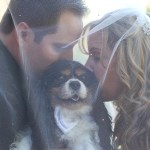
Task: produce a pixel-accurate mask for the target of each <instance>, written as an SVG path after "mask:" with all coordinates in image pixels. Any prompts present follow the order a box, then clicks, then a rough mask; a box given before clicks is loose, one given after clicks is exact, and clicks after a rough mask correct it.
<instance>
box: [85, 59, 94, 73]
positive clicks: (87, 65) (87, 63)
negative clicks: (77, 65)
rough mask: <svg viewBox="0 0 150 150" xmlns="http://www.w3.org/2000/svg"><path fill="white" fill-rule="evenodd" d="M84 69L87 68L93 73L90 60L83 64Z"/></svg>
mask: <svg viewBox="0 0 150 150" xmlns="http://www.w3.org/2000/svg"><path fill="white" fill-rule="evenodd" d="M85 67H87V68H88V69H89V70H91V71H92V72H93V71H94V68H93V62H92V60H91V59H90V58H88V59H87V61H86V63H85Z"/></svg>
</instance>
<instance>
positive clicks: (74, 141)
mask: <svg viewBox="0 0 150 150" xmlns="http://www.w3.org/2000/svg"><path fill="white" fill-rule="evenodd" d="M91 109H92V108H91V106H88V105H85V106H82V107H81V108H80V109H79V110H75V111H73V110H68V109H64V108H62V109H61V111H62V113H63V114H64V116H66V117H69V118H72V119H75V120H76V121H78V123H77V125H76V126H75V127H74V128H73V129H72V130H71V131H70V132H68V133H65V134H62V135H61V140H66V141H69V142H68V143H69V145H68V146H69V148H70V149H71V150H102V148H101V147H100V146H99V142H100V140H99V137H98V126H97V125H96V123H95V122H94V121H93V120H92V118H91V117H90V115H89V113H90V111H91Z"/></svg>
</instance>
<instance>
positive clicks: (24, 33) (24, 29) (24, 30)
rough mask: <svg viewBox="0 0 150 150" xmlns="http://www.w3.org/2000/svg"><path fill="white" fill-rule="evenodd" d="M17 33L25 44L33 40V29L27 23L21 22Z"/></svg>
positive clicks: (17, 27)
mask: <svg viewBox="0 0 150 150" xmlns="http://www.w3.org/2000/svg"><path fill="white" fill-rule="evenodd" d="M16 32H17V35H18V38H19V39H20V40H21V41H22V40H23V41H24V42H27V41H29V40H31V38H33V32H32V30H31V28H30V27H29V26H28V24H27V23H25V22H20V23H19V24H18V25H17V26H16ZM19 39H18V40H19Z"/></svg>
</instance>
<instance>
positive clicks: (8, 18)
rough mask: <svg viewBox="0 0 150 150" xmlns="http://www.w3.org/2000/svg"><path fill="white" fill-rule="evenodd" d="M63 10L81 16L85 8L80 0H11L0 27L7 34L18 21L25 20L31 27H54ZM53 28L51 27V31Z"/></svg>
mask: <svg viewBox="0 0 150 150" xmlns="http://www.w3.org/2000/svg"><path fill="white" fill-rule="evenodd" d="M64 10H69V11H71V12H73V13H75V14H77V15H79V16H83V15H84V14H85V13H86V11H87V8H86V6H85V5H84V3H83V1H82V0H11V1H10V4H9V6H8V9H7V10H6V12H5V14H4V16H3V18H2V21H1V27H0V29H1V32H3V33H5V34H9V33H10V32H11V31H12V30H13V29H14V24H18V23H20V22H26V23H27V24H28V25H29V26H30V27H31V28H33V29H36V28H38V29H40V28H43V27H49V26H53V27H54V26H55V25H56V24H57V21H58V18H59V16H60V14H61V12H62V11H64ZM55 30H56V29H55ZM55 30H54V28H53V32H55ZM45 33H47V31H46V32H45ZM42 36H43V34H42Z"/></svg>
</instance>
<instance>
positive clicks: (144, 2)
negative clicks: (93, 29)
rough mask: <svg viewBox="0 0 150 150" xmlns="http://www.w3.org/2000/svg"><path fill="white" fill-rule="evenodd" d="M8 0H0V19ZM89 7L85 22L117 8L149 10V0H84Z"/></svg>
mask: <svg viewBox="0 0 150 150" xmlns="http://www.w3.org/2000/svg"><path fill="white" fill-rule="evenodd" d="M9 1H10V0H0V20H1V18H2V15H3V13H4V12H5V10H6V8H7V5H8V3H9ZM84 1H85V3H86V4H87V6H88V7H89V8H90V11H91V13H90V15H89V16H88V17H87V18H86V22H88V21H92V20H95V19H97V18H100V17H101V16H103V15H104V14H105V13H107V12H109V11H112V10H114V9H117V8H123V7H138V8H141V9H145V10H147V11H149V12H150V0H84Z"/></svg>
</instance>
